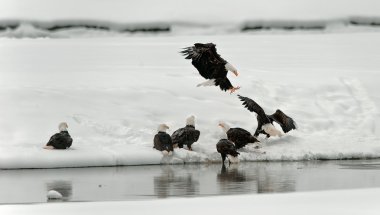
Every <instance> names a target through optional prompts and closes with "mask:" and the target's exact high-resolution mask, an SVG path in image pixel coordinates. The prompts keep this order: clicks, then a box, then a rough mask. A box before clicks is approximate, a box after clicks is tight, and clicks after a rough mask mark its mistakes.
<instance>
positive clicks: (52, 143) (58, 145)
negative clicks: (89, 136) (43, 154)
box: [44, 122, 73, 149]
mask: <svg viewBox="0 0 380 215" xmlns="http://www.w3.org/2000/svg"><path fill="white" fill-rule="evenodd" d="M68 127H69V126H68V125H67V123H66V122H61V123H60V124H59V125H58V129H59V131H60V132H59V133H56V134H54V135H53V136H51V137H50V139H49V142H48V143H47V144H46V145H45V146H44V149H68V148H69V147H70V146H71V144H72V143H73V139H72V138H71V136H70V134H69V132H68V131H67V128H68Z"/></svg>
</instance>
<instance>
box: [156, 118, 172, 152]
mask: <svg viewBox="0 0 380 215" xmlns="http://www.w3.org/2000/svg"><path fill="white" fill-rule="evenodd" d="M167 129H169V126H167V125H165V124H160V125H159V126H158V129H157V130H158V133H157V134H156V135H155V136H154V139H153V143H154V145H153V148H155V149H157V150H158V151H161V152H162V154H163V155H171V154H172V153H173V143H172V138H171V137H170V135H169V134H167V133H166V130H167Z"/></svg>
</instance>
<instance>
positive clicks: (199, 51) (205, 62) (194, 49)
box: [181, 43, 227, 79]
mask: <svg viewBox="0 0 380 215" xmlns="http://www.w3.org/2000/svg"><path fill="white" fill-rule="evenodd" d="M181 53H182V54H183V55H184V56H186V57H185V59H191V60H192V64H193V65H194V67H195V68H196V69H197V70H198V72H199V74H200V75H201V76H202V77H203V78H205V79H217V78H224V77H226V76H227V69H226V68H225V65H226V63H227V61H226V60H224V59H223V58H222V57H220V55H219V54H218V53H217V52H216V48H215V44H212V43H207V44H202V43H196V44H194V46H191V47H187V48H184V50H183V51H181Z"/></svg>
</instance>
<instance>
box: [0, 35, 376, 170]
mask: <svg viewBox="0 0 380 215" xmlns="http://www.w3.org/2000/svg"><path fill="white" fill-rule="evenodd" d="M379 38H380V37H379V36H378V33H374V32H372V33H361V34H360V37H358V34H349V33H346V34H323V35H321V34H313V35H310V34H309V35H286V36H285V35H283V36H279V35H257V36H247V35H231V36H228V35H220V36H216V35H213V36H197V37H194V36H167V37H165V36H162V37H139V38H138V37H128V38H113V39H110V38H102V39H99V38H92V39H85V38H82V39H80V38H73V39H62V40H34V39H25V40H14V39H7V38H2V39H1V40H2V46H1V47H0V50H1V51H2V53H7V54H6V56H7V57H4V58H2V59H1V64H2V68H3V69H2V70H1V71H0V74H1V76H2V77H4V78H2V79H0V95H1V96H0V103H1V104H3V107H2V108H1V109H0V115H1V117H0V127H1V131H2V132H1V133H0V143H1V145H0V154H1V156H0V168H57V167H79V166H82V167H84V166H117V165H144V164H161V163H207V162H220V160H221V158H220V155H219V154H218V153H217V152H216V149H215V144H216V143H217V141H218V140H219V139H220V138H221V137H223V132H222V130H221V129H220V128H219V127H218V123H219V121H221V120H222V121H225V122H227V123H229V124H230V125H231V126H232V127H242V128H245V129H246V130H248V131H250V132H253V131H254V130H255V129H256V123H257V121H256V119H255V116H254V115H253V114H251V113H250V112H249V111H247V110H246V109H245V108H244V107H243V106H242V105H241V102H240V101H239V99H238V98H237V96H236V95H235V94H234V95H230V94H228V93H223V92H221V91H220V90H219V89H217V88H216V87H202V88H197V87H195V86H196V84H198V83H199V82H201V81H202V78H201V77H199V75H198V74H197V71H196V70H195V69H194V68H193V66H192V65H191V63H190V62H189V61H186V60H185V59H183V57H182V56H181V55H180V54H179V53H178V52H179V51H180V50H181V48H183V47H186V46H189V45H191V44H193V43H194V40H195V39H196V41H200V42H202V41H206V42H207V41H212V42H214V43H216V44H217V48H218V52H219V53H221V54H222V56H223V57H224V58H226V59H228V60H229V61H230V62H231V63H232V64H233V65H235V67H237V69H238V70H239V71H240V74H241V75H240V76H239V77H233V76H231V77H230V80H231V82H232V83H233V84H235V85H238V86H242V88H241V89H240V90H239V92H238V93H239V94H241V95H243V96H249V97H251V98H253V99H255V100H257V102H258V103H260V104H261V106H262V107H263V108H264V109H265V110H266V112H268V113H273V112H274V111H275V110H276V109H277V108H280V109H282V110H283V111H284V112H285V113H286V114H288V115H289V116H292V117H293V118H294V119H295V121H296V122H297V124H298V126H299V129H298V130H295V131H291V132H290V133H288V134H287V135H285V136H284V137H282V138H270V139H265V138H263V137H260V138H261V139H260V140H261V141H262V142H263V148H262V150H263V151H265V152H266V153H265V154H261V153H259V152H257V151H255V149H253V148H252V147H247V148H243V149H242V150H241V156H240V159H241V161H242V162H245V161H260V160H262V161H267V160H270V161H271V160H277V161H288V160H317V159H323V160H325V159H360V158H379V157H380V145H379V144H378V143H379V136H378V133H377V132H378V127H377V122H378V120H377V119H378V118H377V117H378V116H379V111H378V107H379V104H380V101H379V99H378V97H377V95H376V94H375V92H376V90H377V89H378V81H377V80H379V78H378V77H379V76H378V68H379V67H380V65H379V61H378V58H377V56H378V54H379V50H378V49H377V47H378V44H380V40H379ZM36 53H40V54H36ZM321 53H324V54H323V55H321ZM158 56H159V57H158ZM326 77H328V78H326ZM163 101H165V102H164V103H163ZM216 110H217V111H216ZM189 115H195V116H196V123H195V126H196V128H197V129H199V130H200V131H201V136H200V139H199V141H198V142H197V143H195V144H194V147H193V148H194V151H192V152H190V151H187V150H183V149H181V150H176V151H175V156H174V159H172V160H161V159H162V155H161V153H160V152H158V151H156V150H154V149H153V148H152V147H153V136H154V134H155V133H156V128H157V125H158V124H161V123H166V124H168V125H169V127H170V128H171V130H169V133H170V134H171V133H172V132H173V131H174V130H176V129H177V128H180V127H183V126H184V124H185V119H186V118H187V117H188V116H189ZM62 121H66V122H67V123H68V125H69V129H68V130H69V132H70V134H71V136H72V137H73V139H74V142H73V146H72V149H70V150H66V151H57V150H56V151H48V150H44V149H42V146H44V144H46V142H47V141H48V138H49V137H50V136H51V135H52V134H54V133H56V132H57V125H58V123H59V122H62Z"/></svg>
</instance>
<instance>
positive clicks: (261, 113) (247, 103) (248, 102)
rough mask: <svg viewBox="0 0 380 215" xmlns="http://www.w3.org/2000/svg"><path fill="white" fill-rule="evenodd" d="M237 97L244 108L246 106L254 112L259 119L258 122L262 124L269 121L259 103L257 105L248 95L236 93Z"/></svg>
mask: <svg viewBox="0 0 380 215" xmlns="http://www.w3.org/2000/svg"><path fill="white" fill-rule="evenodd" d="M238 97H239V99H240V101H242V102H243V105H244V107H245V108H247V109H248V110H249V111H251V112H255V113H256V114H257V118H258V119H259V121H260V123H262V124H263V125H264V124H267V123H270V120H269V118H268V117H267V115H266V114H265V112H264V109H263V108H262V107H260V105H258V104H257V103H256V102H255V101H253V100H252V99H250V98H248V97H244V96H241V95H238Z"/></svg>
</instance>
